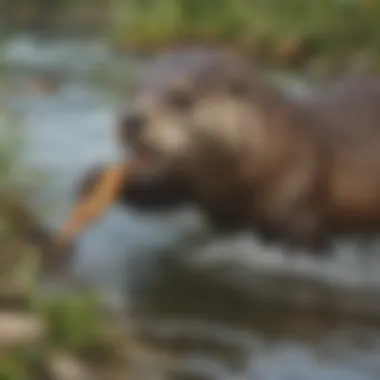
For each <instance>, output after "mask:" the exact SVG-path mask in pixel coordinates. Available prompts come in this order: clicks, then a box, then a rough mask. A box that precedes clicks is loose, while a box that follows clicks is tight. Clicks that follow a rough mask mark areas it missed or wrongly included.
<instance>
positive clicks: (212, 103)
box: [119, 49, 253, 178]
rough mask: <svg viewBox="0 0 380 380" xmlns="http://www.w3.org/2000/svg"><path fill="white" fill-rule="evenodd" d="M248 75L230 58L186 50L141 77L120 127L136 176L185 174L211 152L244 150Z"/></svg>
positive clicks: (161, 58)
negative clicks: (184, 170) (189, 167)
mask: <svg viewBox="0 0 380 380" xmlns="http://www.w3.org/2000/svg"><path fill="white" fill-rule="evenodd" d="M251 75H252V70H251V69H250V67H249V66H248V65H247V64H246V62H245V61H243V60H241V59H239V58H238V57H235V56H233V55H230V54H227V53H224V52H220V51H212V50H206V49H205V50H202V49H189V50H184V51H179V52H178V51H177V52H174V53H168V54H164V55H162V56H159V57H158V58H157V59H156V60H155V61H154V62H153V63H151V64H149V65H148V67H146V69H145V70H143V71H142V73H141V78H140V80H138V82H137V86H136V93H135V94H134V96H133V99H132V101H131V103H130V104H129V108H128V111H127V112H125V113H124V115H122V118H121V121H120V124H119V133H120V139H121V141H122V143H123V145H124V146H126V147H128V149H130V150H131V151H132V157H133V158H132V162H134V163H135V165H136V170H137V171H140V173H141V174H142V175H143V176H144V175H145V176H147V177H149V178H152V177H155V176H161V175H165V174H167V173H168V172H170V171H172V172H173V170H174V171H175V170H177V171H178V172H181V171H183V168H184V167H186V166H185V165H186V163H187V164H189V163H191V162H192V161H193V160H197V162H198V163H199V162H201V163H202V160H203V162H207V158H209V157H210V152H213V154H214V155H215V154H220V155H226V154H230V153H233V152H234V151H236V150H239V149H241V148H242V145H243V144H244V142H245V141H244V140H245V137H244V136H246V133H244V130H245V129H247V128H252V127H251V126H252V115H251V111H252V107H251V101H252V96H253V94H252V88H251V87H252V86H251Z"/></svg>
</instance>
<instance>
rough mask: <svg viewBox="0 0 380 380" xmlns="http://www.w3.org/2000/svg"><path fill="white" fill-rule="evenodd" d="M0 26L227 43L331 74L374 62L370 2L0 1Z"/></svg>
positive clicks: (140, 47) (158, 44)
mask: <svg viewBox="0 0 380 380" xmlns="http://www.w3.org/2000/svg"><path fill="white" fill-rule="evenodd" d="M2 4H3V5H2V7H3V9H2V11H1V13H0V25H2V26H3V29H4V31H7V32H10V31H12V29H17V30H20V29H27V30H33V31H36V30H38V31H39V32H40V33H42V34H45V35H49V36H51V35H53V34H56V33H65V34H67V33H68V32H70V33H73V34H76V35H78V34H84V35H85V34H87V35H94V34H97V35H98V36H102V37H104V38H107V39H108V41H109V43H110V45H111V46H112V47H113V48H115V49H116V50H117V51H119V52H128V51H131V50H133V51H140V52H152V51H155V50H157V49H161V48H163V47H165V46H171V45H178V44H183V43H198V42H201V43H203V44H205V43H209V44H217V45H227V46H233V47H235V48H238V49H242V50H244V51H245V52H247V53H249V54H251V55H252V56H253V57H255V58H256V59H258V60H261V61H264V62H265V63H266V64H267V65H274V66H281V67H285V68H296V69H305V70H311V71H316V72H317V73H318V71H326V72H328V71H335V72H337V71H338V70H342V67H344V68H348V69H351V68H352V66H354V68H355V67H356V66H357V65H361V66H365V67H366V68H376V69H377V68H378V67H379V65H380V43H379V42H380V26H379V17H380V3H379V2H378V1H377V0H309V1H303V0H290V1H283V0H271V1H267V0H109V1H105V0H103V1H102V0H81V1H74V0H19V1H10V0H9V1H8V2H7V1H2Z"/></svg>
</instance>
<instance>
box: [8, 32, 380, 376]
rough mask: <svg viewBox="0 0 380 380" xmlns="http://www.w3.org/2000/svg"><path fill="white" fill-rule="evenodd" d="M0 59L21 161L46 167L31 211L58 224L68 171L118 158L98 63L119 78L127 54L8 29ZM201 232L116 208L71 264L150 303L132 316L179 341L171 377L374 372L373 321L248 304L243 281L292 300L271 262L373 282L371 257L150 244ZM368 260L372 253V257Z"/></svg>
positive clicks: (354, 283)
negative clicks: (55, 80)
mask: <svg viewBox="0 0 380 380" xmlns="http://www.w3.org/2000/svg"><path fill="white" fill-rule="evenodd" d="M2 63H3V72H4V75H5V84H6V87H5V89H6V92H4V93H3V94H2V95H5V94H6V97H3V98H4V101H5V103H4V104H5V105H6V106H7V107H9V109H10V110H11V111H13V112H15V113H16V114H17V115H18V116H20V117H21V120H22V126H23V128H24V131H25V133H26V135H27V136H28V142H27V151H26V159H27V160H28V161H29V162H30V163H31V164H32V165H34V166H35V167H37V168H39V169H41V170H43V171H44V172H45V173H47V174H48V176H49V181H48V182H47V183H46V184H45V183H44V184H43V185H41V186H40V187H39V189H38V192H37V194H36V197H35V199H34V201H35V205H36V209H37V210H39V211H40V212H41V217H43V218H44V219H45V222H46V224H47V225H49V226H50V227H51V228H57V227H58V226H59V225H60V223H61V222H62V220H63V219H64V218H65V216H66V215H67V213H68V212H69V210H70V206H71V205H72V202H73V194H74V191H75V186H76V184H77V180H78V177H79V176H80V175H81V174H82V173H83V172H84V171H85V170H86V169H87V168H88V167H90V166H91V165H93V164H96V163H101V162H112V161H115V160H117V158H118V156H119V152H118V149H117V146H116V144H115V142H114V140H113V126H114V119H115V115H116V112H117V108H118V106H119V102H120V99H121V98H120V94H119V93H118V92H117V91H116V88H115V89H114V90H113V89H112V86H111V87H110V86H102V83H101V82H102V81H99V77H100V73H101V74H102V75H101V77H102V78H105V77H107V75H108V74H109V82H112V80H114V81H115V82H118V80H119V78H121V77H124V78H127V77H128V75H131V73H132V74H133V71H132V69H131V70H129V69H128V70H127V69H126V68H132V66H133V65H135V64H136V62H135V61H133V60H132V58H131V59H127V58H120V57H114V56H112V55H111V54H110V52H109V51H108V50H107V49H106V48H105V47H104V46H103V45H102V44H100V43H96V42H91V43H88V42H85V41H84V42H83V41H82V42H78V41H69V40H66V41H51V42H41V41H38V40H36V39H34V38H33V37H31V36H19V37H17V38H16V37H15V38H14V39H12V40H11V41H10V42H9V44H8V45H6V46H5V49H4V51H3V57H2ZM127 71H128V72H127ZM46 74H49V75H50V76H51V75H53V76H56V75H58V77H59V79H60V83H59V86H58V87H57V88H55V89H54V90H52V91H40V90H39V89H40V87H41V78H42V79H43V78H44V75H46ZM107 78H108V77H107ZM293 84H294V82H292V86H291V88H292V89H293V90H295V95H297V96H298V95H302V94H303V93H304V91H307V86H306V87H305V86H304V85H303V84H302V83H299V82H295V84H297V86H294V85H293ZM202 231H204V224H203V220H202V218H201V216H200V215H198V214H197V213H196V212H195V210H181V211H176V212H171V213H162V214H157V215H141V214H138V213H134V212H132V210H120V209H117V208H116V207H115V208H114V209H113V210H111V211H110V212H109V214H108V215H106V217H104V218H103V219H102V220H101V221H100V222H99V223H97V224H96V225H95V226H93V228H91V229H90V230H89V231H88V232H86V233H85V234H84V236H83V237H82V238H81V239H80V240H79V242H78V247H77V252H76V258H75V262H74V266H73V271H74V272H75V274H76V275H77V276H79V277H80V278H81V279H83V280H85V281H87V282H88V283H90V284H92V285H93V286H96V287H97V288H98V289H99V290H100V291H101V292H103V294H104V295H105V298H106V299H107V301H109V302H110V303H112V304H115V305H116V304H119V303H120V302H122V301H125V300H127V302H128V296H130V297H132V300H133V299H134V297H137V298H138V299H139V301H140V303H141V304H144V302H145V301H146V302H147V303H148V304H149V305H150V309H149V308H148V309H149V310H150V311H151V313H150V316H152V315H153V316H154V318H153V321H152V323H149V324H147V326H146V327H145V328H142V327H141V326H140V328H142V334H143V335H144V336H146V337H147V339H148V340H149V341H151V344H153V343H152V340H153V341H155V342H159V344H161V345H162V344H164V345H166V346H168V347H174V349H175V350H179V348H178V345H179V346H181V345H182V349H184V350H185V351H186V355H185V356H184V358H183V360H182V359H181V361H179V363H178V368H176V369H174V372H175V376H177V378H181V376H182V378H183V376H185V375H186V374H187V375H188V376H189V374H190V373H193V376H194V377H193V378H197V379H198V378H233V377H241V378H249V379H252V380H256V379H260V380H304V379H305V380H319V379H321V380H322V379H323V380H340V379H342V380H343V379H344V380H351V379H352V380H356V379H358V380H367V379H368V380H374V379H378V378H379V376H380V367H379V365H378V360H377V357H378V355H379V353H380V350H379V344H380V340H379V336H378V333H377V332H376V331H374V330H371V329H370V330H367V329H366V328H364V327H363V326H360V325H357V323H356V322H354V321H353V320H352V319H349V320H347V319H345V318H342V317H336V316H333V317H332V316H329V317H326V316H325V315H323V316H322V317H318V316H317V317H315V318H314V314H316V313H314V314H313V313H310V312H300V313H298V314H297V315H295V314H292V313H290V312H289V311H287V310H280V309H278V310H277V309H274V310H273V306H272V305H270V303H269V306H268V305H266V304H261V303H258V302H257V299H256V298H255V297H256V293H254V292H253V291H252V289H253V288H254V287H255V289H259V290H262V291H263V293H262V294H261V296H264V297H265V298H266V299H270V297H272V298H273V297H274V298H273V299H277V298H278V297H279V296H281V297H282V296H284V295H287V296H288V295H290V296H295V297H296V298H297V297H298V298H297V302H301V301H302V297H304V298H305V295H304V294H301V293H302V292H298V290H302V288H303V285H302V284H303V283H302V279H301V282H300V283H299V284H300V285H297V283H296V284H295V285H294V286H293V288H292V287H288V288H285V285H284V284H285V282H284V283H283V282H281V281H280V282H272V280H269V281H268V280H266V282H265V278H268V277H267V275H268V274H270V275H273V274H274V275H276V274H277V273H279V272H281V273H282V272H284V273H287V274H288V275H290V276H291V277H292V276H293V277H297V276H301V277H302V276H303V277H305V276H306V277H307V279H308V280H310V279H313V280H315V281H316V282H318V283H321V284H323V285H324V286H331V288H332V289H339V287H346V288H350V289H356V288H358V287H362V288H363V286H364V285H366V286H367V288H370V289H373V288H374V287H375V286H377V285H378V281H379V280H378V279H379V278H380V276H379V269H377V268H380V265H371V266H370V268H371V270H369V269H368V268H369V267H368V266H367V267H366V269H365V270H362V269H361V268H360V266H359V264H358V255H357V254H356V253H355V252H354V250H353V249H352V245H350V246H349V247H348V248H347V247H342V246H341V248H340V250H339V251H338V252H337V254H336V255H334V258H333V259H329V260H327V261H326V260H319V261H318V260H311V259H300V258H293V259H286V258H285V257H284V255H283V254H281V252H275V251H272V252H268V251H263V250H262V249H261V248H260V247H258V246H257V243H256V242H255V241H252V238H251V237H248V238H246V237H244V238H239V239H237V240H236V241H235V242H231V241H222V244H221V240H218V241H217V242H216V243H214V242H212V243H211V247H209V246H207V248H203V249H197V250H196V251H194V250H191V249H189V248H187V250H186V249H185V251H186V252H184V253H183V254H182V250H183V249H182V248H176V249H175V250H174V251H175V254H174V259H173V256H171V257H169V259H168V257H167V256H165V255H162V254H161V252H163V251H166V250H168V248H173V247H178V246H180V242H181V241H182V239H183V238H184V237H185V236H187V235H188V234H195V235H200V233H201V232H202ZM349 249H351V251H352V252H351V253H350V252H349ZM187 251H190V252H187ZM252 252H255V254H254V255H253V254H252ZM169 256H170V255H169ZM165 260H166V261H165ZM371 260H375V261H376V263H378V258H377V257H375V258H373V257H372V258H371ZM375 261H373V262H375ZM168 263H169V264H168ZM170 263H171V264H170ZM173 263H174V264H173ZM263 273H266V275H265V276H262V274H263ZM263 277H265V278H264V279H263ZM269 279H271V277H269ZM260 281H261V282H260ZM263 281H264V282H263ZM268 283H272V290H271V289H270V286H268ZM273 283H274V284H275V285H274V286H273ZM126 284H127V289H126ZM264 285H265V286H264ZM264 289H265V291H264ZM323 294H325V293H323ZM342 294H345V293H344V292H343V291H342V292H339V291H337V293H336V294H335V295H334V297H335V298H334V299H333V301H332V302H335V303H336V304H340V303H343V298H342V297H341V295H342ZM136 295H137V296H136ZM313 296H315V297H317V296H316V295H315V294H314V293H313ZM276 297H277V298H276ZM281 297H280V298H281ZM307 297H309V298H310V294H309V295H307V294H306V298H307ZM346 298H347V297H346ZM358 299H359V300H360V301H361V303H360V305H361V307H363V308H364V309H365V308H367V309H368V310H370V312H371V313H372V312H373V311H374V309H375V311H376V312H377V309H376V307H377V306H376V305H375V304H376V302H374V301H373V300H374V299H373V298H371V299H370V300H369V301H366V302H364V301H365V299H364V297H361V296H360V294H359V296H356V298H352V297H351V298H348V301H347V302H346V303H347V307H350V305H351V306H352V305H354V308H355V307H356V305H357V304H358ZM300 300H301V301H300ZM353 300H354V301H353ZM301 303H302V302H301ZM144 305H146V304H144ZM258 305H259V306H260V307H258ZM136 309H137V306H136ZM367 309H366V310H367ZM169 315H170V318H172V319H168V318H169ZM311 315H313V317H312V318H311ZM159 316H160V317H159ZM222 316H223V317H225V318H222ZM210 320H211V322H210ZM207 321H208V322H207ZM237 325H240V327H239V328H238V327H237ZM241 329H243V330H241ZM259 331H260V332H259ZM326 331H328V332H326ZM347 331H349V332H350V334H348V335H347ZM306 336H307V338H308V339H305V337H306ZM311 336H312V338H311ZM301 338H302V340H300V339H301ZM363 341H364V342H365V344H364V347H363V344H362V342H363ZM360 342H361V343H360ZM183 346H185V348H183ZM223 347H225V349H223ZM236 358H237V359H236ZM235 359H236V360H235ZM184 373H185V375H184ZM185 377H186V376H185ZM187 378H189V377H187Z"/></svg>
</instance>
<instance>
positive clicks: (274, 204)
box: [95, 49, 380, 247]
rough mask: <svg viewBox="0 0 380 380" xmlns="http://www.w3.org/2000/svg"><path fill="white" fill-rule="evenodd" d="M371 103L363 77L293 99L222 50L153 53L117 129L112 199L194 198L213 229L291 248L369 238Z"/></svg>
mask: <svg viewBox="0 0 380 380" xmlns="http://www.w3.org/2000/svg"><path fill="white" fill-rule="evenodd" d="M378 99H379V105H380V85H379V84H378V83H374V82H372V81H363V82H355V83H354V82H353V83H352V84H341V85H337V86H331V87H329V88H327V87H326V88H325V89H323V90H322V91H321V92H320V93H317V94H315V96H313V97H312V99H311V100H310V101H309V102H305V103H296V102H295V100H294V99H290V98H288V97H287V96H286V95H285V94H283V93H282V92H280V91H279V90H278V89H277V88H275V87H273V86H271V85H270V84H268V83H267V82H266V81H264V80H263V78H262V76H261V75H260V74H259V73H257V72H256V71H255V70H253V69H252V67H250V65H248V64H247V62H245V61H244V60H243V59H241V58H240V57H237V56H234V55H232V54H227V53H224V52H220V51H211V50H202V49H195V50H193V49H192V50H184V51H180V52H174V53H169V54H164V55H163V56H161V57H159V58H158V59H156V60H155V61H154V62H153V63H152V64H151V65H149V67H148V68H147V69H146V70H145V71H144V72H143V75H142V78H141V80H140V81H139V87H138V89H137V91H136V94H135V96H134V98H133V102H132V104H131V105H130V109H129V110H128V112H126V113H125V115H123V117H122V120H121V123H120V129H119V132H120V141H121V142H122V143H123V144H124V146H125V147H128V149H131V150H132V156H133V158H132V161H131V162H132V166H133V170H132V171H131V172H130V178H129V179H128V180H127V181H126V182H125V189H124V191H123V192H122V193H121V196H120V199H121V200H123V201H126V202H132V203H134V202H135V203H137V204H144V203H145V201H148V200H149V199H153V198H155V197H156V199H153V201H152V202H151V206H153V204H154V203H156V204H160V199H159V198H160V194H161V196H162V194H165V195H168V194H170V191H172V193H173V194H175V195H176V197H174V198H173V199H172V200H173V202H170V197H168V198H167V199H166V201H167V203H168V204H170V203H173V204H178V203H181V202H183V201H192V202H195V203H197V204H198V205H200V207H201V209H202V210H204V211H205V213H206V214H207V215H208V216H209V218H210V220H211V221H212V222H213V223H214V225H215V226H217V227H219V228H225V229H227V230H231V229H252V230H260V231H261V232H262V233H263V234H265V235H266V236H267V237H270V238H271V239H275V240H279V241H282V242H285V243H289V244H292V245H296V246H308V247H319V246H321V245H322V243H325V239H324V238H325V237H327V236H329V235H330V234H332V233H333V232H341V231H343V232H352V231H359V232H362V231H371V232H372V231H376V230H377V229H378V227H380V161H378V157H379V153H378V152H379V151H380V150H379V148H380V128H379V125H380V112H379V111H378V105H377V100H378ZM378 122H379V125H377V124H378ZM95 177H96V176H95ZM173 180H174V182H173ZM95 182H96V181H95ZM144 183H145V184H146V185H145V186H146V189H148V190H147V191H146V192H145V193H144V192H141V193H140V192H139V190H138V189H139V186H142V184H144ZM179 184H180V186H178V185H179ZM171 185H173V187H172V186H171ZM150 186H151V187H150ZM155 186H158V188H160V191H159V193H157V194H152V191H151V190H152V189H154V187H155ZM142 188H143V187H142ZM142 188H141V187H140V189H142ZM149 189H150V190H149ZM162 189H165V190H166V191H167V192H168V193H165V191H164V192H162ZM149 192H150V195H154V196H153V197H152V198H150V196H149ZM144 194H145V195H146V198H145V200H144ZM155 201H156V202H155ZM148 203H149V202H148ZM163 203H165V202H163Z"/></svg>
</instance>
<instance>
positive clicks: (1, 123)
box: [0, 114, 114, 380]
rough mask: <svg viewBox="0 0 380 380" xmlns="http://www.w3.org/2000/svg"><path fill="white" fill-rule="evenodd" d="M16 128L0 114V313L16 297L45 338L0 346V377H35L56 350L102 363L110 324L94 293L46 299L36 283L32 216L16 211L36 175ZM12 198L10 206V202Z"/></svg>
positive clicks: (108, 346)
mask: <svg viewBox="0 0 380 380" xmlns="http://www.w3.org/2000/svg"><path fill="white" fill-rule="evenodd" d="M20 132H21V131H20V130H19V129H18V128H17V123H16V124H14V123H13V122H12V120H11V119H9V118H8V117H7V116H6V115H5V114H1V115H0V135H1V138H0V314H1V312H4V311H12V310H13V311H14V306H9V305H13V303H12V298H17V299H20V298H21V299H22V300H23V302H21V305H22V306H20V302H18V303H17V305H18V306H17V311H16V312H17V313H21V315H23V314H24V313H26V314H28V315H30V314H31V315H33V316H34V317H35V318H36V319H37V320H38V321H39V322H41V323H42V325H43V326H44V328H45V330H46V336H45V335H44V336H43V337H41V339H39V340H37V341H35V342H33V344H30V343H28V344H25V345H23V344H18V345H17V346H14V347H12V348H7V349H1V347H0V380H34V379H36V380H39V379H40V377H39V376H40V373H41V372H40V371H41V369H43V368H45V367H47V366H48V365H49V360H50V358H51V357H52V356H54V355H55V353H56V352H60V353H62V352H63V353H67V354H69V355H72V356H74V357H76V358H78V360H81V361H86V362H88V363H90V362H91V361H94V360H95V361H96V362H97V364H99V363H101V362H102V361H104V362H108V361H109V360H110V357H112V355H113V352H114V351H113V348H112V347H113V342H112V340H110V338H109V335H108V333H107V331H108V328H109V325H110V323H109V320H107V318H106V317H105V315H104V313H103V310H102V309H101V307H100V305H99V303H98V300H97V297H96V294H92V293H91V292H83V291H82V292H75V293H74V292H71V293H64V294H60V295H59V296H58V295H57V296H55V297H51V296H49V297H47V296H46V295H45V294H44V293H43V292H41V289H39V287H38V286H37V278H38V276H39V265H38V263H39V260H38V259H39V254H40V252H39V248H38V247H36V246H33V245H32V244H30V243H29V242H28V239H27V238H26V232H27V229H28V228H29V227H30V226H27V224H28V223H33V219H28V220H27V221H26V220H25V218H23V217H21V218H20V217H18V216H17V213H20V212H21V214H22V212H23V210H22V207H20V205H22V204H23V203H22V202H23V198H22V197H23V196H25V194H26V193H27V189H28V187H29V186H30V185H32V184H34V181H36V180H37V179H38V176H34V175H33V171H32V170H31V169H30V168H27V167H26V166H25V165H24V164H23V163H22V160H21V159H20V158H21V152H22V149H23V142H22V138H21V136H22V134H21V133H20ZM26 173H28V174H29V175H27V176H26V175H25V174H26ZM16 200H17V202H16ZM15 202H16V203H17V204H18V207H16V208H15V207H13V206H12V205H14V204H15ZM11 309H12V310H11ZM20 309H21V310H20ZM0 330H1V329H0ZM1 342H2V337H1V335H0V345H1Z"/></svg>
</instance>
